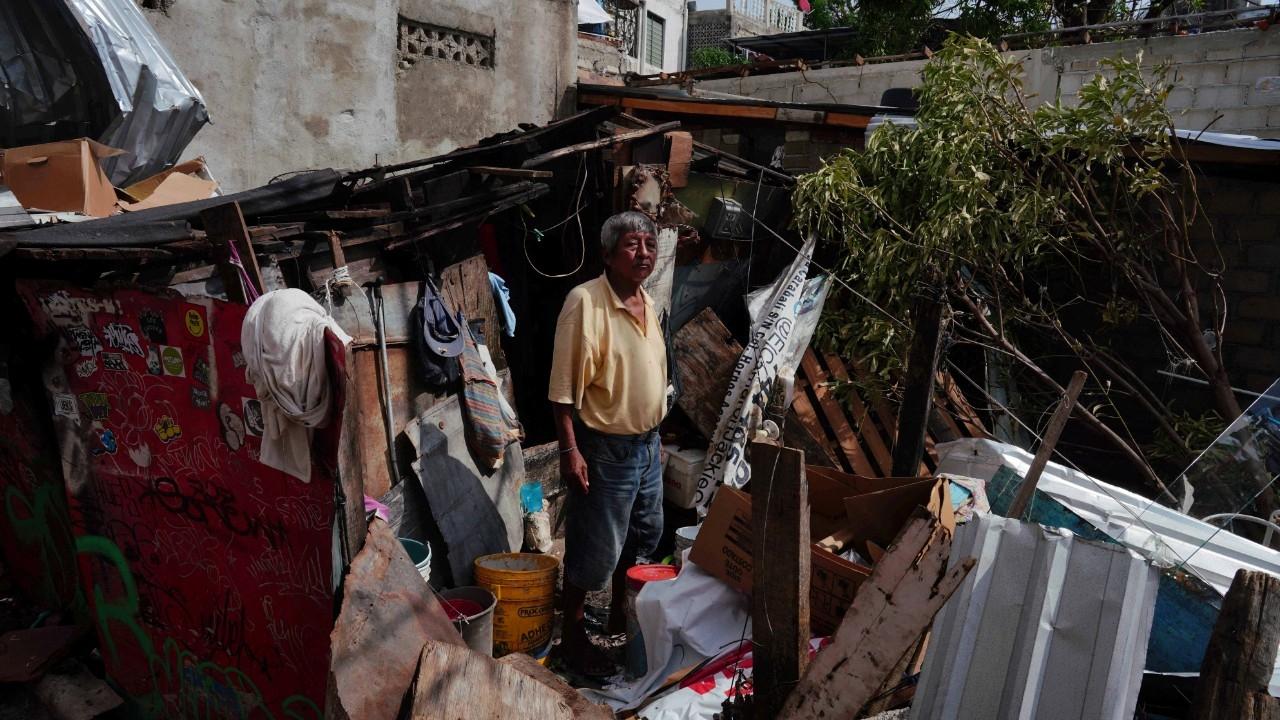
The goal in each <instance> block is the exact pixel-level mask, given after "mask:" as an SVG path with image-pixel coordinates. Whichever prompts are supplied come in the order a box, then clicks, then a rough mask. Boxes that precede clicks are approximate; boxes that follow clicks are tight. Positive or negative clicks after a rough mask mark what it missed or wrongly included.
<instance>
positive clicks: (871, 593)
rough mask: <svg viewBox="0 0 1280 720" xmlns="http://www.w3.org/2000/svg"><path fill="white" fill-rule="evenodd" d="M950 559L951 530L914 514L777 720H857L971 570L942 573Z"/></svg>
mask: <svg viewBox="0 0 1280 720" xmlns="http://www.w3.org/2000/svg"><path fill="white" fill-rule="evenodd" d="M950 554H951V530H950V529H949V528H947V527H946V526H944V525H943V523H942V522H941V521H939V520H938V518H936V517H934V516H933V515H932V514H930V513H929V512H928V511H926V510H924V509H919V508H918V509H917V510H916V511H915V514H914V515H913V516H912V517H911V519H910V520H909V521H908V522H907V525H906V527H905V528H903V530H902V532H900V533H899V534H898V537H897V539H895V540H894V541H893V544H891V545H890V546H889V550H888V551H887V552H886V553H885V555H884V557H882V558H880V560H879V561H878V562H877V563H876V565H875V569H874V570H873V571H872V573H871V577H870V578H868V579H867V581H866V582H864V583H863V584H862V586H861V587H859V588H858V594H857V596H856V597H854V600H853V605H852V606H850V607H849V610H848V611H847V612H846V613H845V614H844V619H843V620H841V621H840V627H839V628H838V629H837V630H836V633H835V635H834V636H833V637H832V639H831V644H830V645H828V646H827V647H826V648H824V649H823V650H822V651H821V652H819V653H818V656H817V657H816V658H814V661H813V662H812V663H810V665H809V669H808V670H806V671H805V673H804V677H803V678H801V680H800V684H799V685H797V686H796V689H795V691H794V692H792V693H791V696H790V697H788V698H787V702H786V705H784V706H783V708H782V713H781V714H780V715H779V717H781V718H783V720H818V719H819V718H825V719H826V720H832V719H833V718H854V717H859V715H858V712H859V711H860V710H861V709H862V708H863V707H864V706H865V705H866V704H867V703H868V702H870V701H871V700H872V699H874V697H875V694H876V691H877V690H879V689H880V688H881V687H882V686H883V685H884V682H885V678H886V677H888V675H889V673H891V672H893V671H894V669H895V668H896V667H897V665H898V663H899V661H900V660H901V659H902V657H903V655H905V654H906V653H907V652H909V651H910V650H911V649H912V647H914V646H915V644H916V643H917V642H918V641H919V639H920V636H921V635H922V634H923V633H924V632H925V630H926V629H927V628H928V627H929V625H930V623H932V622H933V616H934V615H936V614H937V612H938V610H939V609H941V608H942V606H943V604H945V603H946V601H947V598H949V597H951V594H952V593H954V592H955V591H956V589H957V588H958V587H960V583H961V582H963V581H964V578H965V576H966V575H968V574H969V570H970V569H972V568H973V563H974V561H973V559H972V558H965V559H963V560H961V561H959V562H957V563H955V564H954V565H953V566H952V567H951V569H950V570H948V569H947V558H948V556H949V555H950ZM753 632H759V629H758V628H756V627H753ZM759 668H760V660H759V655H757V656H756V672H757V673H759V672H760V669H759ZM756 687H757V692H759V690H758V688H759V685H757V686H756ZM757 702H759V701H758V700H757Z"/></svg>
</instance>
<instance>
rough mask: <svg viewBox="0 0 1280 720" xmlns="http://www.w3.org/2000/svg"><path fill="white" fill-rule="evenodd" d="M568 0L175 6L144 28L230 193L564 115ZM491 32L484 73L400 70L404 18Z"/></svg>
mask: <svg viewBox="0 0 1280 720" xmlns="http://www.w3.org/2000/svg"><path fill="white" fill-rule="evenodd" d="M575 8H576V5H575V3H573V2H572V0H403V1H402V0H341V1H339V0H236V1H235V2H231V1H229V0H221V1H216V0H177V1H176V2H174V3H172V5H170V6H169V8H168V10H167V11H165V12H155V11H149V12H147V18H148V19H149V20H150V21H151V23H152V25H153V26H154V27H155V28H156V30H157V32H158V33H159V35H160V37H161V39H162V40H163V41H164V42H165V44H166V45H167V46H168V48H169V50H170V51H171V52H172V53H173V55H174V57H175V58H176V59H177V61H178V64H179V65H180V66H181V67H182V69H183V71H184V72H186V73H187V75H188V77H190V78H191V80H192V82H194V83H195V85H196V86H197V87H198V88H200V91H201V92H202V93H203V94H204V98H205V101H206V102H207V103H208V106H209V113H210V115H211V117H212V118H213V123H212V124H211V125H209V126H207V127H205V128H204V129H203V130H201V131H200V133H199V134H198V135H197V136H196V138H195V140H194V141H193V142H192V144H191V145H190V146H189V148H188V150H187V152H186V153H184V157H193V156H195V155H204V156H205V158H206V159H207V160H208V161H209V164H210V167H211V169H212V171H213V173H214V175H215V176H216V177H217V178H218V180H219V181H220V182H221V183H222V185H223V188H224V189H226V190H229V191H236V190H243V189H246V188H249V187H253V186H255V185H259V184H262V183H265V182H267V181H268V180H270V179H271V178H272V177H275V176H276V175H279V174H281V173H285V172H290V171H294V170H300V169H308V168H319V167H349V168H354V167H366V166H370V165H373V164H374V162H375V160H376V161H378V162H382V163H390V162H396V161H399V160H408V159H413V158H417V157H423V156H426V155H431V154H435V153H439V152H447V151H448V150H451V149H453V148H456V147H459V146H462V145H466V144H469V143H472V142H475V141H476V140H479V139H481V138H483V137H485V136H487V135H491V134H493V133H496V132H503V131H507V130H511V129H514V128H515V127H516V125H517V124H518V123H521V122H532V123H543V122H546V121H548V120H551V119H552V118H553V117H554V116H555V114H556V113H557V111H558V110H560V109H562V108H563V107H565V106H566V105H565V103H566V102H567V99H566V94H567V92H568V89H569V88H570V87H571V85H572V83H573V81H574V79H575V70H574V64H575V60H574V56H575V52H576V43H575V39H574V35H575V23H576V22H577V19H576V9H575ZM401 15H403V16H406V17H408V18H410V19H412V20H416V21H420V22H425V23H431V24H435V25H441V26H444V27H448V28H457V29H459V30H463V31H466V32H476V33H479V34H486V33H487V34H488V35H489V36H491V37H492V43H493V47H494V67H493V68H492V69H488V68H481V67H474V66H469V65H466V64H463V63H458V62H454V61H451V60H446V59H435V58H429V59H423V60H420V61H419V62H417V63H415V64H414V65H413V66H412V67H409V68H407V69H405V70H403V71H400V72H397V52H396V49H397V43H398V38H399V22H400V21H399V17H400V16H401Z"/></svg>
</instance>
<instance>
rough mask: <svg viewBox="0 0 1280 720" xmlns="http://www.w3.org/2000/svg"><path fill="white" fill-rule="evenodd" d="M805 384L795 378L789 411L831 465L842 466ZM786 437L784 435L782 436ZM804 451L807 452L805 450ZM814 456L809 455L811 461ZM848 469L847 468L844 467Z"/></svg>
mask: <svg viewBox="0 0 1280 720" xmlns="http://www.w3.org/2000/svg"><path fill="white" fill-rule="evenodd" d="M807 390H808V388H807V384H806V383H805V382H804V381H803V380H802V379H801V378H796V395H795V398H793V399H792V401H791V412H793V413H795V419H796V421H797V422H798V423H799V424H800V425H801V427H802V429H803V430H804V433H805V434H806V435H808V436H809V437H810V438H812V441H813V443H814V444H815V445H817V446H818V448H819V449H820V450H821V451H822V454H823V455H824V456H826V458H827V460H828V461H829V462H830V463H831V467H837V468H838V467H843V465H842V463H840V461H839V460H837V459H836V454H835V450H833V449H832V448H831V444H830V443H829V442H827V432H826V430H824V429H823V428H822V423H821V422H819V421H818V413H817V412H816V411H815V410H814V409H813V403H811V402H810V401H809V394H808V391H807ZM783 439H784V440H785V439H786V438H785V437H784V438H783ZM806 452H808V451H807V450H806ZM815 459H816V458H813V457H810V458H809V460H810V462H811V463H812V462H813V461H814V460H815ZM844 469H846V470H847V469H849V468H844Z"/></svg>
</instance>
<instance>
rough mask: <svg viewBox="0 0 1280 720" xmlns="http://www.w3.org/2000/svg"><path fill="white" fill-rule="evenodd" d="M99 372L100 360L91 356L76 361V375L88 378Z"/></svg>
mask: <svg viewBox="0 0 1280 720" xmlns="http://www.w3.org/2000/svg"><path fill="white" fill-rule="evenodd" d="M96 372H98V361H97V360H95V359H93V358H89V359H88V360H81V361H80V362H78V363H76V377H81V378H87V377H91V376H92V375H93V374H94V373H96Z"/></svg>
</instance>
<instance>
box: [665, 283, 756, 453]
mask: <svg viewBox="0 0 1280 720" xmlns="http://www.w3.org/2000/svg"><path fill="white" fill-rule="evenodd" d="M672 350H673V351H674V352H675V358H676V372H677V373H679V378H680V389H681V392H680V396H679V397H678V398H677V399H676V404H677V405H679V406H680V410H681V411H683V412H684V414H685V415H687V416H688V417H689V420H691V421H692V422H693V426H694V427H695V428H697V430H698V432H700V433H702V436H703V437H705V438H707V439H708V440H709V439H711V438H713V437H714V436H715V434H716V424H717V423H719V422H720V409H721V407H720V406H721V405H722V404H723V403H724V398H725V395H726V394H727V393H728V392H729V382H730V380H731V378H730V375H732V373H733V364H734V363H735V362H737V361H738V356H740V355H741V354H742V346H741V345H739V344H738V341H737V340H735V339H734V338H733V333H731V332H729V328H727V327H725V325H724V323H723V322H721V321H720V318H719V317H718V316H717V315H716V312H715V310H712V309H711V308H705V309H704V310H703V311H702V312H700V313H698V314H697V315H694V316H693V319H691V320H689V322H687V323H685V324H684V325H683V326H682V327H681V328H680V330H679V331H678V332H676V335H675V337H674V338H673V339H672Z"/></svg>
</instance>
